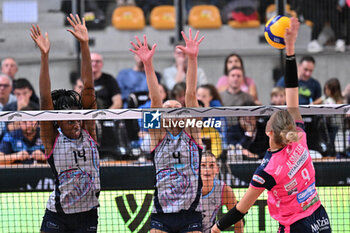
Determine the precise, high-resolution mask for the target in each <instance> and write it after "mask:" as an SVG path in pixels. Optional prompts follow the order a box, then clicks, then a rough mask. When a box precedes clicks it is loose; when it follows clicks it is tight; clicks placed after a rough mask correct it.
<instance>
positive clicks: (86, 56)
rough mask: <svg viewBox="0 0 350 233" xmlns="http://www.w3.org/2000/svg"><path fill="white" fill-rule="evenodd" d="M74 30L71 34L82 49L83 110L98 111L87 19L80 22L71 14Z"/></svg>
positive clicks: (71, 23) (78, 18) (68, 18)
mask: <svg viewBox="0 0 350 233" xmlns="http://www.w3.org/2000/svg"><path fill="white" fill-rule="evenodd" d="M67 20H68V22H69V23H70V25H71V26H72V29H68V30H67V31H69V32H70V33H72V35H73V36H74V37H75V38H76V39H77V40H78V41H79V43H80V48H81V78H82V80H83V83H84V89H83V91H82V104H83V108H87V109H96V100H95V90H94V80H93V77H92V67H91V56H90V49H89V34H88V30H87V28H86V24H85V19H84V18H82V21H81V20H80V17H79V15H75V16H74V15H73V14H70V17H67Z"/></svg>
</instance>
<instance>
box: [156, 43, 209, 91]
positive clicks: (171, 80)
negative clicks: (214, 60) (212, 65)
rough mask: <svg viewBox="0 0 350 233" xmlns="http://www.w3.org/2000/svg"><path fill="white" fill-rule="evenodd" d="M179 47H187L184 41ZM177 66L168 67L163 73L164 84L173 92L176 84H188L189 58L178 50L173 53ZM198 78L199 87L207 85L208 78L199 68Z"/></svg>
mask: <svg viewBox="0 0 350 233" xmlns="http://www.w3.org/2000/svg"><path fill="white" fill-rule="evenodd" d="M177 45H183V46H186V45H185V43H184V42H183V41H181V42H179V43H178V44H177ZM173 56H174V59H175V64H174V65H173V66H171V67H167V68H165V69H164V71H163V80H162V83H164V84H165V86H166V87H167V88H168V89H169V90H171V89H173V87H174V86H175V84H176V83H180V82H186V72H187V57H186V55H185V54H184V53H183V52H182V51H181V50H180V49H178V48H176V46H175V49H174V53H173ZM197 78H198V86H200V85H203V84H206V83H207V77H206V76H205V73H204V71H203V69H202V68H200V67H198V69H197Z"/></svg>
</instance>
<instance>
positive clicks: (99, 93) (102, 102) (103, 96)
mask: <svg viewBox="0 0 350 233" xmlns="http://www.w3.org/2000/svg"><path fill="white" fill-rule="evenodd" d="M91 65H92V74H93V78H94V85H95V94H96V99H97V103H98V105H99V106H97V108H99V109H107V108H109V109H119V108H121V107H122V100H121V95H120V89H119V86H118V83H117V82H116V81H115V79H114V78H113V76H112V75H109V74H107V73H104V72H102V68H103V57H102V55H101V54H98V53H91Z"/></svg>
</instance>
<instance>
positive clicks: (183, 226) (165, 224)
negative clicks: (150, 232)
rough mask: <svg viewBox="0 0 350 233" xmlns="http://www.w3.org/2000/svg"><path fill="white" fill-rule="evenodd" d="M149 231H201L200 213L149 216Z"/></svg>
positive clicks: (181, 232)
mask: <svg viewBox="0 0 350 233" xmlns="http://www.w3.org/2000/svg"><path fill="white" fill-rule="evenodd" d="M150 228H151V229H158V230H161V231H165V232H169V233H173V232H174V233H175V232H178V233H184V232H191V231H202V213H200V212H181V213H171V214H154V213H152V214H151V226H150Z"/></svg>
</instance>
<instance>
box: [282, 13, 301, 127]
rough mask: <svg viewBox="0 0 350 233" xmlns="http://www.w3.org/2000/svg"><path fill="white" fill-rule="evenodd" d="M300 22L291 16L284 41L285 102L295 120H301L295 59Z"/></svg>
mask: <svg viewBox="0 0 350 233" xmlns="http://www.w3.org/2000/svg"><path fill="white" fill-rule="evenodd" d="M299 26H300V23H299V21H298V19H297V18H295V17H292V18H291V20H290V28H287V30H286V34H285V37H284V41H285V44H286V55H287V57H286V71H285V72H286V74H285V84H286V102H287V109H288V112H289V113H290V114H291V115H292V116H293V118H294V119H295V120H302V118H301V115H300V111H299V93H298V86H299V85H298V72H297V65H296V59H295V49H294V48H295V42H296V39H297V36H298V30H299Z"/></svg>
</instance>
